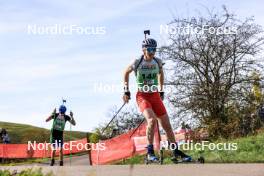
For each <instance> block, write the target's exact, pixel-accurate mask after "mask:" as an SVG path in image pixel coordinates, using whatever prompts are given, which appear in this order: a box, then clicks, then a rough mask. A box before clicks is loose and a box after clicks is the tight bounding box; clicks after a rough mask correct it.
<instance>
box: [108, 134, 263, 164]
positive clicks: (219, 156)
mask: <svg viewBox="0 0 264 176" xmlns="http://www.w3.org/2000/svg"><path fill="white" fill-rule="evenodd" d="M211 143H214V144H217V143H227V144H228V143H229V144H231V143H236V144H237V150H217V149H215V150H209V149H208V148H205V150H203V151H197V150H189V151H185V152H187V154H189V155H191V156H192V157H193V158H194V159H197V158H198V157H199V156H203V157H204V158H205V162H206V163H264V132H263V131H262V132H260V133H259V134H258V135H255V136H247V137H242V138H237V139H232V140H218V141H213V142H211ZM164 155H165V160H164V164H172V162H171V161H170V157H171V152H170V151H165V154H164ZM143 163H144V156H142V155H141V156H140V155H138V156H135V157H132V158H130V159H126V160H123V161H118V162H114V163H113V164H143Z"/></svg>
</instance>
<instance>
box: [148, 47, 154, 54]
mask: <svg viewBox="0 0 264 176" xmlns="http://www.w3.org/2000/svg"><path fill="white" fill-rule="evenodd" d="M147 52H148V53H155V52H156V48H155V47H148V48H147Z"/></svg>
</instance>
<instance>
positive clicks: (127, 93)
mask: <svg viewBox="0 0 264 176" xmlns="http://www.w3.org/2000/svg"><path fill="white" fill-rule="evenodd" d="M124 94H125V95H126V96H128V98H129V99H130V98H131V93H130V91H126V92H124Z"/></svg>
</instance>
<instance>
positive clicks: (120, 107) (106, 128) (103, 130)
mask: <svg viewBox="0 0 264 176" xmlns="http://www.w3.org/2000/svg"><path fill="white" fill-rule="evenodd" d="M125 104H126V103H124V104H123V105H122V106H121V107H120V108H119V109H118V111H117V112H116V114H115V115H114V116H113V118H112V119H111V120H110V122H109V123H108V124H107V125H106V127H105V128H104V129H103V131H102V134H104V132H105V130H106V129H107V128H108V127H109V125H110V124H111V123H112V121H113V120H114V119H115V118H116V116H117V114H118V113H119V112H120V111H121V109H122V108H123V107H124V106H125Z"/></svg>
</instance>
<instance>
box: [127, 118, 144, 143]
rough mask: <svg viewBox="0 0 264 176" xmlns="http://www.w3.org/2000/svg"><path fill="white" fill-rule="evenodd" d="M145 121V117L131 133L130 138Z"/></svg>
mask: <svg viewBox="0 0 264 176" xmlns="http://www.w3.org/2000/svg"><path fill="white" fill-rule="evenodd" d="M144 122H145V118H143V119H142V121H141V122H140V123H139V124H138V126H137V127H136V128H135V129H134V130H133V132H132V134H131V135H130V137H129V138H131V137H132V136H133V135H134V134H135V132H136V131H137V130H138V128H139V127H140V126H141V125H142V124H143V123H144Z"/></svg>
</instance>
